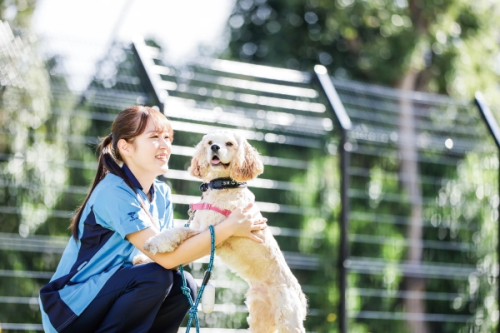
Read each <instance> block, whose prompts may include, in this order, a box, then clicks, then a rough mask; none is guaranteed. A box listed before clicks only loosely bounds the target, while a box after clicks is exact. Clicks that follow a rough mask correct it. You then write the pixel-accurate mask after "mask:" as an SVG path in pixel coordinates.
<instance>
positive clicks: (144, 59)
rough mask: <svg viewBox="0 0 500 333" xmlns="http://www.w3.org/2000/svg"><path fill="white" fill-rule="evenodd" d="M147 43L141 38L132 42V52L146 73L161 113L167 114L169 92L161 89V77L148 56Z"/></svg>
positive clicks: (148, 83)
mask: <svg viewBox="0 0 500 333" xmlns="http://www.w3.org/2000/svg"><path fill="white" fill-rule="evenodd" d="M146 47H147V45H146V43H145V42H144V39H143V38H142V37H141V36H138V37H136V38H135V39H134V41H133V42H132V50H133V52H134V53H135V55H136V56H137V58H138V59H139V63H140V66H141V69H142V70H143V72H144V74H145V75H144V77H145V78H146V79H147V85H148V86H149V88H150V89H151V91H153V92H154V95H155V97H156V100H157V101H158V104H159V105H158V107H159V108H160V111H161V112H163V113H164V112H165V103H166V100H167V98H168V92H167V91H166V90H165V89H162V88H160V81H161V79H160V77H159V75H158V73H156V72H155V71H154V69H153V67H154V62H153V59H151V57H149V56H148V54H147V50H146Z"/></svg>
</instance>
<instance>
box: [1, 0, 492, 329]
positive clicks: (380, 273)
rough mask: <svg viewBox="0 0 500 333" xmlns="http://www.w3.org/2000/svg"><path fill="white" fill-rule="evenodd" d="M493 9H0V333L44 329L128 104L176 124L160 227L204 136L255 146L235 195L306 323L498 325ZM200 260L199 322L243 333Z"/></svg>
mask: <svg viewBox="0 0 500 333" xmlns="http://www.w3.org/2000/svg"><path fill="white" fill-rule="evenodd" d="M499 18H500V4H499V3H497V1H494V0H370V1H364V0H328V1H324V0H273V1H271V0H216V1H211V2H206V1H201V0H187V1H183V2H181V3H179V2H174V1H159V0H143V1H140V2H139V1H132V0H127V1H125V0H122V1H119V0H101V1H95V0H87V1H85V2H83V1H71V2H70V1H62V0H38V1H35V0H0V257H1V258H2V259H1V260H0V330H1V331H2V332H17V331H25V332H35V331H42V327H41V324H40V323H41V318H40V311H39V308H38V300H37V298H38V292H39V289H40V287H41V286H43V285H44V284H45V283H47V282H48V280H49V279H50V277H51V276H52V274H53V272H54V270H55V268H56V266H57V263H58V261H59V258H60V256H61V253H62V251H63V249H64V246H65V244H66V242H67V240H68V238H69V237H70V232H69V230H68V225H69V219H70V217H71V216H72V214H73V211H74V209H75V208H76V207H77V206H78V205H80V204H81V203H82V201H83V199H84V197H85V194H86V193H87V191H88V188H89V185H90V182H91V180H92V179H93V177H94V174H95V170H96V154H95V147H96V144H97V142H98V141H99V137H104V136H105V135H107V134H108V133H109V130H110V125H111V122H112V121H113V119H114V117H115V116H116V114H117V113H118V112H119V111H120V110H122V109H124V108H125V107H127V106H130V105H136V104H144V105H154V106H157V107H159V108H160V109H161V110H162V111H163V112H164V113H165V114H166V115H167V117H169V118H170V119H171V121H172V124H173V127H174V131H175V141H174V146H173V156H172V158H171V160H170V170H169V172H168V173H167V174H166V175H164V176H163V177H162V180H164V181H165V182H167V183H168V184H169V185H170V187H171V188H172V193H173V194H174V195H173V202H174V207H175V208H174V210H175V219H176V222H177V223H183V222H184V221H185V220H186V219H187V208H188V206H187V205H188V204H189V203H193V202H196V201H198V200H199V198H200V192H199V190H198V186H199V182H198V180H196V179H194V178H192V177H191V176H189V175H188V173H187V172H186V169H187V166H188V165H189V163H190V158H191V156H192V154H193V151H194V149H193V148H194V145H195V144H196V143H197V142H198V141H199V140H200V139H201V137H202V136H203V134H205V133H207V132H208V131H210V130H213V129H216V128H230V129H232V130H234V131H238V132H239V133H241V134H242V135H244V136H245V137H246V138H247V139H248V140H249V141H250V143H251V144H252V145H253V146H255V147H256V148H257V149H258V150H259V151H260V153H261V155H262V159H263V162H264V164H265V171H264V174H263V175H261V177H259V179H257V180H255V181H253V182H252V183H251V184H250V186H251V190H252V191H253V192H254V193H255V195H256V200H257V202H258V205H259V207H260V209H261V210H262V211H263V213H264V215H265V216H266V217H268V219H269V226H270V228H271V231H272V232H273V234H274V235H275V237H276V239H277V240H278V242H279V244H280V247H281V249H282V251H283V253H284V255H285V258H286V260H287V263H288V264H289V266H290V267H291V268H292V270H293V272H294V274H295V276H296V277H297V278H298V280H299V282H300V283H301V285H302V287H303V289H304V292H305V293H306V294H307V297H308V298H309V304H310V308H309V315H308V318H307V320H306V322H305V326H306V328H307V331H308V332H318V333H319V332H342V333H344V332H355V333H357V332H359V333H361V332H363V333H368V332H372V333H374V332H412V333H431V332H450V333H452V332H461V333H466V332H467V333H469V332H495V331H498V330H499V325H498V321H499V308H498V299H499V297H498V296H499V289H498V273H499V265H498V260H499V258H498V238H499V230H498V220H499V202H500V198H499V181H500V179H499V155H498V149H499V147H500V145H499V144H500V131H499V130H498V126H497V121H496V119H500V108H499V104H500V101H499V99H498V98H497V96H498V93H499V86H498V82H499V75H500V52H499V51H500V48H499V43H500V38H499V37H500V34H499V33H500V20H499ZM215 266H216V268H215V278H214V282H213V283H214V284H215V285H216V287H217V299H216V308H215V311H214V312H213V313H212V314H202V313H201V314H200V318H201V320H200V322H201V325H202V327H203V328H202V331H204V332H247V328H248V325H247V323H246V320H245V318H246V316H247V312H246V307H245V306H244V303H243V299H244V296H243V295H244V293H245V291H246V289H247V286H246V284H245V282H244V281H242V280H241V279H239V278H238V277H237V276H235V275H234V274H233V273H231V272H230V271H228V270H227V269H226V268H225V267H224V265H223V263H222V262H219V261H216V264H215ZM206 267H207V259H206V258H204V259H201V260H199V261H197V262H195V263H192V264H191V265H189V270H190V271H191V272H192V273H193V275H194V276H195V278H197V279H201V278H202V276H203V272H204V270H205V269H206ZM182 331H184V330H182Z"/></svg>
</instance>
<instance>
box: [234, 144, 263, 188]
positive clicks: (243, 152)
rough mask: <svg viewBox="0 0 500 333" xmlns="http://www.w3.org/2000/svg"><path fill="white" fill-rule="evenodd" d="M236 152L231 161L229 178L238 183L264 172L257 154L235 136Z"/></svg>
mask: <svg viewBox="0 0 500 333" xmlns="http://www.w3.org/2000/svg"><path fill="white" fill-rule="evenodd" d="M235 138H236V141H237V142H238V151H237V152H236V155H235V156H234V158H233V160H232V161H231V166H230V177H231V178H232V179H234V180H236V181H238V182H245V181H248V180H251V179H254V178H255V177H257V176H258V175H260V174H261V173H262V172H263V171H264V165H263V164H262V161H261V160H260V157H259V152H258V151H257V150H256V149H255V148H254V147H252V146H250V144H249V143H248V142H247V140H246V139H245V138H244V137H242V136H241V135H235Z"/></svg>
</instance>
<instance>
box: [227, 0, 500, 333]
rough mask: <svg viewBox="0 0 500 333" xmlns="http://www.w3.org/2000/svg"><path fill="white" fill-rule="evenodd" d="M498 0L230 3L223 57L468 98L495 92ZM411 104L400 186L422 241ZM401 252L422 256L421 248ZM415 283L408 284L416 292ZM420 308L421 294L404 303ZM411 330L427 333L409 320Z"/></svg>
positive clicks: (404, 110)
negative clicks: (320, 67)
mask: <svg viewBox="0 0 500 333" xmlns="http://www.w3.org/2000/svg"><path fill="white" fill-rule="evenodd" d="M499 9H500V6H499V5H498V4H497V3H495V2H491V1H465V0H463V1H451V0H408V1H407V0H396V1H385V0H377V1H356V0H335V1H328V0H308V1H305V0H295V1H284V0H271V1H266V0H239V1H237V2H236V5H235V7H234V10H233V14H232V15H231V17H230V19H229V28H230V31H231V42H230V44H229V47H228V50H227V51H226V53H224V54H223V55H222V56H223V57H226V58H231V59H239V60H243V61H249V62H254V63H265V64H268V65H269V64H272V65H276V66H285V67H289V68H294V69H300V70H311V69H312V66H313V65H315V64H316V63H322V64H323V65H325V66H327V68H328V69H329V71H330V73H333V74H334V75H335V76H337V77H340V78H352V79H356V80H361V81H366V82H370V83H379V84H383V85H388V86H392V87H395V88H398V89H401V90H403V91H429V92H436V93H445V94H450V95H455V96H460V97H461V98H464V97H465V98H471V97H472V96H473V94H474V92H475V91H477V90H482V91H485V92H486V94H487V96H492V95H493V94H495V93H496V91H495V90H496V87H495V82H496V80H497V78H498V73H496V72H495V70H494V69H495V68H496V67H497V66H498V65H497V60H496V59H497V56H498V54H499V53H498V51H499V48H498V43H497V41H496V39H497V36H498V31H499V29H498V28H499V24H498V22H499V21H498V18H499ZM413 108H414V106H413V105H412V103H411V101H409V100H407V99H405V98H404V97H402V98H401V100H400V113H399V133H398V134H399V138H400V140H399V151H400V156H402V157H403V158H402V159H401V162H400V166H399V168H400V173H401V174H406V175H407V177H402V176H400V177H399V178H400V187H401V188H402V191H404V192H406V193H407V195H408V197H409V198H412V199H411V207H410V213H409V216H410V219H411V224H410V225H409V227H408V230H407V238H408V239H409V241H411V242H412V243H413V244H421V243H422V227H421V225H422V224H421V220H422V216H423V211H422V209H423V208H422V188H421V187H420V185H419V184H420V180H419V165H418V163H417V158H416V156H417V154H418V147H417V146H416V140H415V139H416V136H415V135H416V134H415V128H414V126H415V125H414V124H415V119H414V115H413V112H414V111H413ZM407 259H408V260H410V261H413V262H417V263H418V262H421V261H422V248H421V246H414V247H411V248H410V249H409V251H408V253H407ZM423 283H424V282H423V281H421V280H412V279H410V278H409V279H408V280H407V281H406V282H405V285H406V286H407V289H408V290H409V291H411V292H414V293H417V294H418V293H421V292H423V290H424V288H425V286H424V285H423ZM405 307H406V308H407V310H408V311H409V312H416V313H425V304H424V301H423V300H422V298H419V297H415V298H414V299H413V300H412V299H408V300H407V301H405ZM409 326H410V327H411V330H412V331H413V332H429V328H428V327H426V326H425V325H423V324H422V322H418V321H410V322H409Z"/></svg>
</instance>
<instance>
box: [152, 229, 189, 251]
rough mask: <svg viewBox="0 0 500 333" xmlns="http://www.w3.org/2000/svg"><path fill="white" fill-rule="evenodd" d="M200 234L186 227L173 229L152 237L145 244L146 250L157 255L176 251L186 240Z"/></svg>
mask: <svg viewBox="0 0 500 333" xmlns="http://www.w3.org/2000/svg"><path fill="white" fill-rule="evenodd" d="M197 233H198V232H196V231H194V230H193V229H190V228H186V227H178V228H172V229H167V230H164V231H162V232H161V233H159V234H158V235H156V236H153V237H151V238H150V239H148V240H147V241H146V243H145V244H144V250H146V251H148V252H150V253H152V254H156V253H165V252H172V251H174V250H175V249H176V248H177V247H178V246H179V245H180V244H181V243H182V242H184V241H185V240H186V239H188V238H190V237H192V236H194V235H195V234H197Z"/></svg>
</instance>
